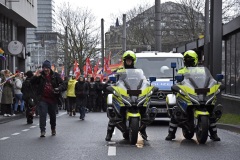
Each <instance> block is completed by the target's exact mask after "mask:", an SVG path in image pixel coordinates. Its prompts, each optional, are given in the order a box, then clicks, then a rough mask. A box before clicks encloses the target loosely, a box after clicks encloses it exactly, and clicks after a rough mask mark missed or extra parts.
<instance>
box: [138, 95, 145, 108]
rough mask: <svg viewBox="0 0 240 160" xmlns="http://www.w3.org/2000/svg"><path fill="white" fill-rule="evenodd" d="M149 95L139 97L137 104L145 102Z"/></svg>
mask: <svg viewBox="0 0 240 160" xmlns="http://www.w3.org/2000/svg"><path fill="white" fill-rule="evenodd" d="M146 98H147V96H142V97H139V98H138V100H137V102H138V103H137V106H139V105H140V104H142V103H144V102H145V100H146Z"/></svg>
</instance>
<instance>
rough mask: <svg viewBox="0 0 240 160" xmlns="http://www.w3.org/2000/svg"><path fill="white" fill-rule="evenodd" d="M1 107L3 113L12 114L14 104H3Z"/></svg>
mask: <svg viewBox="0 0 240 160" xmlns="http://www.w3.org/2000/svg"><path fill="white" fill-rule="evenodd" d="M1 109H2V110H1V112H2V114H12V104H2V105H1Z"/></svg>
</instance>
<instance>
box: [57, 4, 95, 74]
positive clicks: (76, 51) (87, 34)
mask: <svg viewBox="0 0 240 160" xmlns="http://www.w3.org/2000/svg"><path fill="white" fill-rule="evenodd" d="M57 17H58V30H59V32H60V33H62V35H65V34H67V35H65V36H67V42H65V40H66V38H64V37H65V36H62V37H61V39H60V49H61V50H62V51H67V53H66V54H65V55H66V57H65V61H66V60H67V63H65V64H67V66H66V67H65V68H66V69H67V74H68V73H69V71H70V69H71V68H72V66H73V64H74V62H75V60H77V62H78V64H79V68H80V70H81V72H83V66H84V64H85V60H86V58H92V57H95V56H96V53H97V52H98V51H99V49H98V48H97V46H98V45H99V42H100V38H99V37H100V34H99V31H100V28H99V27H96V22H95V17H94V15H93V14H92V12H91V11H90V10H88V9H87V8H78V7H77V8H76V9H73V8H72V7H71V6H70V4H69V3H63V4H62V5H61V6H60V7H59V13H58V14H57ZM65 29H66V31H67V32H65Z"/></svg>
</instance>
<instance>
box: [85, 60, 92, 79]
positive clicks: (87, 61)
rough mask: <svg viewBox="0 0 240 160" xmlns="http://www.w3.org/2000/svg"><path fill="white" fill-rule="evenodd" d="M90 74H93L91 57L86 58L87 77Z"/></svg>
mask: <svg viewBox="0 0 240 160" xmlns="http://www.w3.org/2000/svg"><path fill="white" fill-rule="evenodd" d="M88 74H92V67H91V63H90V59H89V58H86V64H85V66H84V75H85V77H87V75H88Z"/></svg>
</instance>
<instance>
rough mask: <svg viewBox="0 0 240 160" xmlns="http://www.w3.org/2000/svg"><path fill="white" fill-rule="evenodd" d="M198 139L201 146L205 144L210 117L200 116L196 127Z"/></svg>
mask: <svg viewBox="0 0 240 160" xmlns="http://www.w3.org/2000/svg"><path fill="white" fill-rule="evenodd" d="M196 127H197V128H196V137H197V141H198V142H199V143H200V144H205V143H206V141H207V138H208V128H209V118H208V116H199V117H198V123H197V126H196Z"/></svg>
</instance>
